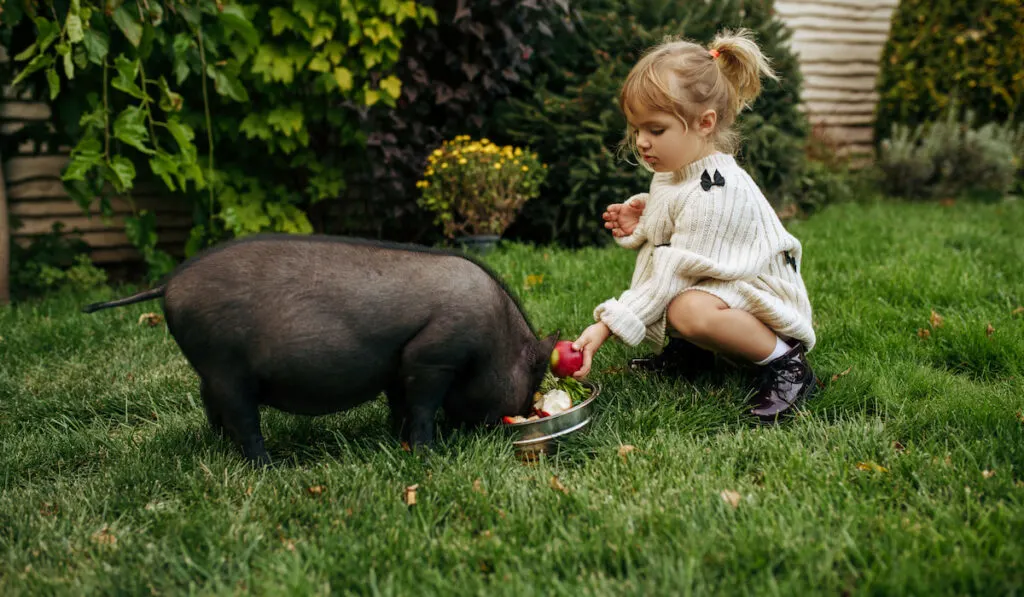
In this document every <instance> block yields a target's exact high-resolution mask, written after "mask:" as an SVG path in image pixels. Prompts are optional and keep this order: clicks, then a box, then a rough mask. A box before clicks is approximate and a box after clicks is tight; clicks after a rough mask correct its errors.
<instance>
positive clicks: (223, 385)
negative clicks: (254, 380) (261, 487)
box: [207, 377, 270, 466]
mask: <svg viewBox="0 0 1024 597" xmlns="http://www.w3.org/2000/svg"><path fill="white" fill-rule="evenodd" d="M208 388H209V391H208V404H209V406H208V407H207V408H208V410H213V411H214V412H219V413H220V416H221V422H222V424H223V425H224V428H225V429H226V430H227V432H228V435H229V436H230V437H231V439H232V440H234V441H235V444H236V445H238V446H239V447H240V448H241V450H242V455H243V456H245V458H246V459H247V460H249V462H250V463H252V464H255V465H257V466H265V465H268V464H270V456H269V455H268V454H267V450H266V448H264V447H263V434H262V433H261V432H260V411H259V408H258V404H257V402H256V400H255V399H254V396H255V393H254V392H252V391H249V389H248V387H247V384H246V383H245V382H244V381H242V380H240V379H232V378H226V377H210V378H209V381H208Z"/></svg>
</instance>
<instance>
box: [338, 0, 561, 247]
mask: <svg viewBox="0 0 1024 597" xmlns="http://www.w3.org/2000/svg"><path fill="white" fill-rule="evenodd" d="M420 4H422V5H424V6H428V7H430V8H432V9H433V10H434V11H435V13H436V15H437V24H436V25H434V26H430V27H425V28H422V29H414V28H409V30H407V31H406V32H405V37H404V41H403V46H402V51H401V54H400V56H399V59H398V64H397V66H396V68H395V75H396V76H397V77H398V78H400V79H401V80H402V94H401V96H400V97H399V99H398V102H397V105H396V106H395V107H394V108H393V109H390V110H373V111H365V112H363V113H361V114H360V123H359V128H360V130H361V131H362V134H363V135H365V138H366V150H365V151H361V152H352V153H350V154H349V155H348V156H347V157H346V159H345V160H344V164H345V166H346V172H347V174H346V181H347V182H348V188H347V189H346V191H345V193H344V201H343V204H341V205H339V206H338V212H339V213H334V214H325V215H323V218H324V219H325V221H326V224H325V225H326V226H328V227H329V228H330V229H331V230H332V231H345V232H350V233H359V234H364V235H373V236H381V237H389V238H402V239H411V240H421V241H423V242H428V241H430V240H439V239H437V238H436V237H434V234H435V231H436V229H435V228H434V227H433V226H432V225H431V221H430V218H424V217H423V212H422V210H420V209H419V208H418V207H417V205H416V197H417V195H418V190H417V188H416V181H417V180H419V179H420V177H421V176H422V173H423V170H424V167H425V165H426V161H427V155H428V154H429V153H430V151H431V150H432V149H433V148H435V147H437V146H438V145H440V144H441V143H442V142H443V141H444V140H445V139H452V138H454V137H456V136H459V135H472V136H474V137H488V138H491V139H494V138H495V136H494V135H493V134H491V133H493V132H494V127H495V123H494V122H493V121H492V119H491V113H492V112H493V109H494V105H495V103H496V102H498V101H499V100H500V99H502V98H503V97H505V96H507V95H510V94H514V93H521V90H520V84H521V83H522V81H524V80H526V79H529V78H532V77H533V76H534V75H533V64H534V62H536V60H537V59H538V57H540V56H544V55H545V54H546V53H548V52H550V49H549V46H550V44H551V40H552V39H553V37H554V32H556V31H560V30H564V26H563V25H562V24H561V23H562V21H561V19H562V18H563V15H565V14H566V8H567V2H566V0H531V1H530V2H522V1H520V0H428V1H424V2H420ZM329 216H330V217H329Z"/></svg>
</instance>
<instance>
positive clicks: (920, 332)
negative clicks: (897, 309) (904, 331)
mask: <svg viewBox="0 0 1024 597" xmlns="http://www.w3.org/2000/svg"><path fill="white" fill-rule="evenodd" d="M931 335H932V333H931V332H930V331H928V330H927V329H925V328H918V330H917V337H918V338H927V337H928V336H931Z"/></svg>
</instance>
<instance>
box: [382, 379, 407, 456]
mask: <svg viewBox="0 0 1024 597" xmlns="http://www.w3.org/2000/svg"><path fill="white" fill-rule="evenodd" d="M385 394H387V397H388V407H389V408H388V410H389V411H390V418H391V433H393V434H394V435H395V436H396V437H398V438H399V441H403V442H407V441H409V407H408V403H407V402H406V400H405V387H403V385H402V383H401V382H400V381H398V382H395V383H392V384H391V385H390V386H389V387H388V389H387V391H386V392H385Z"/></svg>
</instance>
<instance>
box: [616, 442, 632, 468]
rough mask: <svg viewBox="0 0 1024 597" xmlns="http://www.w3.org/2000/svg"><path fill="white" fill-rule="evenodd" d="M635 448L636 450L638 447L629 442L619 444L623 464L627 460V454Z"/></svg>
mask: <svg viewBox="0 0 1024 597" xmlns="http://www.w3.org/2000/svg"><path fill="white" fill-rule="evenodd" d="M633 450H636V447H634V446H631V445H629V444H625V445H622V446H619V458H621V459H622V462H623V464H625V462H626V454H629V453H630V452H632V451H633Z"/></svg>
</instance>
